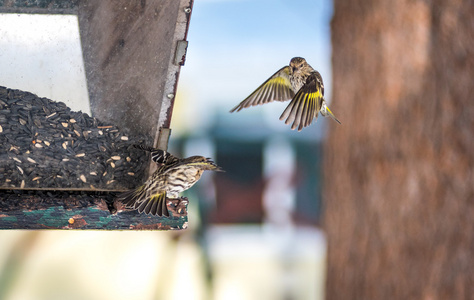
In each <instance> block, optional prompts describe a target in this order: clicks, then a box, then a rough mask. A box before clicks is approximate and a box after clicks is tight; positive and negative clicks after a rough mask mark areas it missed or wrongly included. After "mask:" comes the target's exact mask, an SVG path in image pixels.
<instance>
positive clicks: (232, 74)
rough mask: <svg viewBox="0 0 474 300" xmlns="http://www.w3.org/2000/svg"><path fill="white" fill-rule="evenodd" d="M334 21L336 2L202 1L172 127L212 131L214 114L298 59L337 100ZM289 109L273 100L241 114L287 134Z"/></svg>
mask: <svg viewBox="0 0 474 300" xmlns="http://www.w3.org/2000/svg"><path fill="white" fill-rule="evenodd" d="M331 18H332V1H330V0H321V1H317V0H298V1H289V0H288V1H282V0H280V1H275V0H274V1H270V0H195V2H194V8H193V12H192V16H191V22H190V27H189V32H188V41H189V47H188V53H187V57H186V64H185V66H184V67H183V68H182V69H181V75H180V81H179V91H178V98H177V99H176V102H175V113H177V114H178V116H177V115H175V113H174V114H173V121H172V126H174V127H178V128H180V127H181V128H183V126H184V128H192V127H194V126H195V125H196V122H197V123H198V124H199V123H201V125H203V126H206V124H207V123H208V122H209V113H211V112H214V111H215V110H220V111H228V110H230V109H231V108H232V107H233V106H235V105H237V104H238V103H239V102H240V101H242V100H243V99H244V98H245V97H246V96H248V95H249V94H250V93H251V92H252V91H253V90H254V89H255V88H257V87H258V86H259V85H260V84H261V83H262V82H263V81H265V80H266V79H267V78H268V77H269V76H271V75H272V74H273V73H274V72H275V71H277V70H278V69H279V68H281V67H282V66H284V65H286V64H288V63H289V61H290V59H291V58H292V57H294V56H302V57H304V58H306V60H307V61H308V62H309V63H310V64H311V65H312V66H313V67H314V68H315V69H317V70H319V71H320V72H321V74H322V76H323V79H324V83H325V94H326V97H327V98H330V94H331V91H330V90H331V76H332V75H331V43H330V20H331ZM182 98H185V100H184V99H183V100H181V99H182ZM180 100H181V101H180ZM184 103H185V104H184ZM286 105H287V103H272V105H269V106H264V107H254V108H250V109H247V110H244V111H241V112H239V113H238V114H242V115H241V116H240V117H244V118H246V117H249V116H250V118H251V116H253V115H255V116H256V117H259V116H261V115H262V114H263V116H264V118H265V119H268V120H269V122H270V123H271V126H273V125H274V126H276V127H278V128H280V127H281V128H282V129H283V128H285V129H287V130H288V128H286V125H284V124H283V122H281V121H279V120H278V117H279V116H280V114H281V112H282V111H283V109H284V108H285V107H286ZM178 117H179V120H191V119H192V122H193V124H191V123H189V124H186V121H183V122H180V121H178V120H176V118H178ZM233 117H235V115H234V114H233V115H230V116H229V118H233ZM325 121H326V120H325ZM320 122H321V121H320V120H318V123H320ZM323 122H324V121H323ZM272 124H273V125H272ZM178 131H179V130H178Z"/></svg>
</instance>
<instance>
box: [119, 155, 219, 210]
mask: <svg viewBox="0 0 474 300" xmlns="http://www.w3.org/2000/svg"><path fill="white" fill-rule="evenodd" d="M136 147H137V148H139V149H142V150H145V151H149V152H151V158H152V160H153V161H154V162H155V163H157V165H158V169H157V170H156V171H155V172H154V173H153V175H151V176H150V178H148V180H147V181H146V182H145V184H143V185H142V186H139V187H138V188H136V189H135V190H131V191H127V192H125V193H122V194H120V195H119V196H118V200H119V201H121V202H122V203H123V204H124V205H125V207H126V208H133V209H136V210H138V212H140V213H142V212H144V213H145V214H152V215H158V216H167V217H169V211H168V208H167V207H166V202H167V201H168V200H175V199H178V194H179V193H181V192H183V191H185V190H187V189H189V188H190V187H191V186H193V185H194V184H195V183H196V182H197V181H198V180H199V178H201V175H202V172H204V171H205V170H212V171H222V169H221V168H220V167H219V166H217V165H216V164H215V163H214V162H213V161H212V160H211V159H210V158H205V157H203V156H191V157H188V158H184V159H180V158H177V157H175V156H173V155H172V154H170V153H168V152H166V151H164V150H160V149H154V148H151V147H144V146H136Z"/></svg>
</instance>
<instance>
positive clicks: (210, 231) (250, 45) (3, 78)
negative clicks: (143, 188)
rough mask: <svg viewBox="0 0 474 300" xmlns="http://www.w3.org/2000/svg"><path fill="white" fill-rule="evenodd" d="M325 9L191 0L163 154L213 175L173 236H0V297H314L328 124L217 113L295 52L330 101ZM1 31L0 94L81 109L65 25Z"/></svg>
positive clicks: (321, 263) (321, 250)
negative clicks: (195, 159)
mask: <svg viewBox="0 0 474 300" xmlns="http://www.w3.org/2000/svg"><path fill="white" fill-rule="evenodd" d="M332 14H333V10H332V2H331V1H330V0H321V1H314V0H299V1H270V0H263V1H250V0H196V1H195V3H194V8H193V12H192V17H191V22H190V27H189V33H188V41H189V47H188V52H187V57H186V64H185V66H184V67H183V68H182V69H181V73H180V79H179V85H178V93H177V98H176V100H175V105H174V109H173V118H172V121H171V128H172V135H171V139H170V145H169V151H170V152H171V153H173V154H175V155H177V156H181V157H187V156H191V155H204V156H209V157H212V158H214V160H215V161H216V162H217V163H218V164H219V165H220V166H222V167H223V168H224V169H225V170H226V173H222V174H217V175H214V174H205V175H204V176H203V178H202V179H201V180H200V181H199V182H198V184H197V185H196V186H194V187H193V188H192V189H191V190H189V191H187V192H186V193H185V196H188V197H189V199H190V205H189V226H188V229H186V230H183V231H182V232H90V231H87V232H80V231H68V232H62V231H34V232H32V231H2V232H0V244H1V245H2V246H1V247H0V299H65V298H68V299H112V298H113V299H323V298H324V282H325V260H326V240H325V236H324V233H323V232H322V230H321V229H320V226H319V225H320V217H321V195H322V190H321V189H322V184H321V163H322V157H323V148H322V144H323V142H324V140H325V136H326V127H327V125H328V122H329V121H328V120H326V119H322V118H319V119H318V122H317V123H316V124H314V125H313V126H311V127H308V128H306V129H305V130H303V131H302V132H299V133H297V132H294V131H291V130H289V127H288V126H287V125H285V124H284V123H283V122H281V121H279V120H278V118H279V116H280V114H281V112H282V111H283V110H284V108H285V107H286V105H287V103H272V104H271V105H268V106H264V107H253V108H250V109H246V110H243V111H241V112H239V113H233V114H229V110H230V109H231V108H233V107H234V106H235V105H237V104H238V103H239V102H240V101H242V100H243V99H244V98H245V97H247V96H248V95H249V94H250V93H251V92H252V91H253V90H255V89H256V88H257V87H258V86H259V85H260V84H261V83H263V81H265V80H266V79H267V78H268V77H269V76H271V75H272V74H273V73H274V72H276V71H277V70H278V69H279V68H281V67H283V66H285V65H287V64H288V63H289V61H290V59H291V58H292V57H294V56H301V57H304V58H306V60H307V61H308V62H309V63H310V64H311V65H312V66H313V67H314V68H315V69H317V70H319V71H320V72H321V74H322V76H323V79H324V83H325V93H326V99H328V100H329V103H331V76H332V74H331V61H330V60H331V44H330V43H331V41H330V20H331V18H332ZM0 24H2V25H1V26H0V49H1V51H0V69H1V70H2V72H1V74H0V84H1V85H3V86H6V87H8V88H15V89H22V90H25V91H30V92H33V93H35V94H37V95H38V96H41V97H47V98H50V99H53V100H56V101H63V102H65V103H67V105H68V106H70V107H71V108H72V109H74V110H82V111H83V112H88V113H90V111H89V100H88V95H87V84H86V80H85V74H84V66H83V62H82V53H81V45H80V39H79V29H78V24H77V17H75V16H71V15H54V16H49V15H19V14H1V15H0ZM19 29H21V30H19ZM51 45H53V46H51ZM25 57H29V59H28V60H26V59H25ZM334 113H335V114H336V115H337V116H338V118H339V119H340V120H342V122H343V123H344V116H343V115H340V114H338V113H337V111H334Z"/></svg>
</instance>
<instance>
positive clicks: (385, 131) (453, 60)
mask: <svg viewBox="0 0 474 300" xmlns="http://www.w3.org/2000/svg"><path fill="white" fill-rule="evenodd" d="M334 7H335V14H334V18H333V21H332V41H333V75H334V80H333V87H334V92H333V103H331V107H332V108H333V109H334V111H337V112H338V116H340V118H341V119H343V120H344V124H343V125H342V126H334V124H332V123H331V128H330V134H329V135H328V136H329V138H328V142H327V145H326V147H325V153H324V157H325V160H324V162H325V163H324V173H325V180H324V184H323V187H324V212H325V215H324V227H325V230H326V232H327V237H328V245H329V249H328V279H327V299H469V298H471V297H472V295H474V282H473V281H474V279H473V278H474V277H473V276H472V270H473V269H474V259H473V245H474V235H473V234H472V232H473V224H474V223H473V216H474V201H473V197H474V171H473V170H474V135H473V129H474V106H473V105H472V98H473V96H472V95H474V84H473V83H472V79H473V78H474V59H473V57H474V40H473V39H472V37H473V36H474V23H473V22H472V20H473V18H474V4H473V2H472V1H440V0H435V1H383V2H379V1H361V0H356V1H347V0H335V6H334Z"/></svg>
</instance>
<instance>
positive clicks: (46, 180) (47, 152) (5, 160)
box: [0, 0, 193, 229]
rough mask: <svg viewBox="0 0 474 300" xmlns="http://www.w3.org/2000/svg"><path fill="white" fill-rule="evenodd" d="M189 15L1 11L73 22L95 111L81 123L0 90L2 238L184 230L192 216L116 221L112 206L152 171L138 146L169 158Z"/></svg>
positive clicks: (111, 5) (153, 7) (132, 5)
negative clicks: (52, 231)
mask: <svg viewBox="0 0 474 300" xmlns="http://www.w3.org/2000/svg"><path fill="white" fill-rule="evenodd" d="M192 5H193V0H179V1H175V0H160V1H146V2H145V1H132V2H130V1H125V0H120V1H116V0H114V1H112V0H105V1H89V0H86V1H75V0H63V1H60V0H42V1H32V2H30V1H6V2H4V3H3V2H0V13H7V14H48V15H51V14H65V15H74V16H77V20H78V24H79V32H80V39H81V48H82V56H83V62H84V70H85V75H86V79H87V90H88V96H89V97H88V98H89V102H90V114H89V113H83V112H82V111H77V110H74V109H71V108H70V107H68V106H67V105H66V104H64V103H62V102H61V101H53V100H51V99H48V98H45V97H39V96H37V95H36V94H35V93H32V92H30V91H25V90H18V89H14V88H10V87H8V86H0V197H1V198H2V200H0V228H77V229H78V228H82V229H89V228H91V229H92V228H94V229H126V228H135V229H182V228H185V227H186V223H187V212H186V207H174V208H170V211H171V212H172V216H171V217H170V218H163V219H161V218H157V217H151V216H146V215H140V214H138V213H137V212H135V211H130V212H120V211H121V207H120V203H116V202H115V201H114V199H115V196H116V195H117V194H118V193H119V192H121V191H125V190H128V189H131V188H134V187H136V186H138V185H139V184H141V183H143V181H144V180H146V178H147V177H148V176H149V174H150V172H151V171H153V164H150V160H149V157H148V154H147V153H145V152H142V151H140V150H139V149H136V148H134V147H133V144H145V145H149V146H154V147H157V148H161V149H166V148H167V142H168V138H169V135H170V129H169V125H170V121H171V115H172V110H173V103H174V98H175V95H176V90H177V83H178V77H179V72H180V67H181V66H182V65H184V61H185V56H186V48H187V41H186V36H187V30H188V26H189V19H190V13H191V10H192ZM0 85H1V83H0ZM150 167H151V168H150ZM117 211H119V212H120V213H118V214H115V213H116V212H117Z"/></svg>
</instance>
